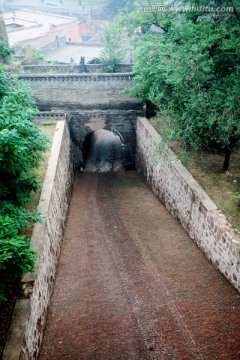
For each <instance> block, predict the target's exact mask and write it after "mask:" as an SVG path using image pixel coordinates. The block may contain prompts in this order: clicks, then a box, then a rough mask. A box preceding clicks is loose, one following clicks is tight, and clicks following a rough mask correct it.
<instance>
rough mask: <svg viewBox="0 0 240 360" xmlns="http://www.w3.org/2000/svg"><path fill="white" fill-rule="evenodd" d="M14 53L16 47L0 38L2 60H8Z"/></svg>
mask: <svg viewBox="0 0 240 360" xmlns="http://www.w3.org/2000/svg"><path fill="white" fill-rule="evenodd" d="M14 53H15V50H14V48H12V47H10V46H9V45H8V43H7V41H6V40H1V39H0V62H1V63H5V62H7V61H8V60H9V59H10V57H11V55H12V54H14Z"/></svg>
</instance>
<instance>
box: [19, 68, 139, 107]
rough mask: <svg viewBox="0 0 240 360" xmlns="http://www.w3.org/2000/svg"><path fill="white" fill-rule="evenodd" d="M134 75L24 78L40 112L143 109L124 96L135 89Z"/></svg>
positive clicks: (25, 76) (35, 76)
mask: <svg viewBox="0 0 240 360" xmlns="http://www.w3.org/2000/svg"><path fill="white" fill-rule="evenodd" d="M132 77H133V75H132V74H129V73H126V74H124V73H122V74H94V75H90V74H89V75H88V74H81V75H76V74H75V75H39V76H37V75H22V76H20V79H22V80H25V81H27V82H29V83H30V86H31V88H32V90H33V95H34V97H35V99H36V101H37V105H38V107H39V109H40V110H43V111H49V110H52V109H64V110H67V111H74V110H79V109H92V110H94V109H107V110H108V109H125V110H128V109H130V110H133V109H136V108H139V106H140V104H141V102H140V101H139V100H137V99H135V98H132V97H130V96H129V95H127V94H125V93H123V90H124V89H129V88H130V87H131V86H132Z"/></svg>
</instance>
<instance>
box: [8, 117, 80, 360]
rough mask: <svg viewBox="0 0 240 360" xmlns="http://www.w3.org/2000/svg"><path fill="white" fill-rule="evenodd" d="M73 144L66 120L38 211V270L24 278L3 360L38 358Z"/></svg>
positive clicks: (34, 243)
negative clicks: (39, 220) (41, 220)
mask: <svg viewBox="0 0 240 360" xmlns="http://www.w3.org/2000/svg"><path fill="white" fill-rule="evenodd" d="M73 176H74V174H73V166H72V154H71V142H70V136H69V132H68V127H67V124H66V121H65V120H64V121H62V120H61V121H58V123H57V125H56V131H55V134H54V138H53V143H52V148H51V153H50V157H49V161H48V168H47V171H46V175H45V180H44V183H43V187H42V193H41V197H40V201H39V207H38V209H39V210H40V211H41V212H42V214H43V215H44V216H45V219H44V221H43V223H42V224H35V226H34V230H33V235H32V239H31V240H32V241H31V242H32V247H33V248H34V249H36V250H37V251H38V259H37V264H36V271H35V272H34V273H29V274H26V275H25V276H23V278H22V287H23V296H24V297H25V298H24V299H20V300H18V301H17V303H16V307H15V314H16V315H15V317H14V318H13V322H12V326H11V330H10V334H9V339H8V342H7V344H6V347H5V351H4V357H3V359H4V360H19V359H25V360H28V359H29V360H30V359H36V358H37V355H38V352H39V348H40V345H41V341H42V336H43V330H44V326H45V322H46V316H47V310H48V306H49V303H50V297H51V293H52V289H53V284H54V278H55V273H56V268H57V263H58V258H59V255H60V248H61V240H62V237H63V231H64V227H65V222H66V218H67V213H68V206H69V201H70V196H71V190H72V185H73Z"/></svg>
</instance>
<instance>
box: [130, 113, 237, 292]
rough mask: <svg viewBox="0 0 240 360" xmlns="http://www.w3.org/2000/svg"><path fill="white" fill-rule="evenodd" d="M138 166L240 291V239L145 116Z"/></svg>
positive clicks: (139, 133)
mask: <svg viewBox="0 0 240 360" xmlns="http://www.w3.org/2000/svg"><path fill="white" fill-rule="evenodd" d="M136 166H137V168H138V170H139V172H141V173H142V174H143V176H144V178H145V179H146V181H147V183H148V185H149V187H150V188H151V189H152V190H153V192H154V193H155V194H156V196H157V197H158V198H159V199H160V200H161V201H162V202H163V203H164V204H165V206H166V208H167V209H168V210H169V211H170V212H171V213H172V215H173V216H174V217H175V218H177V219H179V221H180V222H181V224H182V226H183V227H184V229H185V230H186V232H187V233H188V234H189V236H190V237H191V238H192V239H193V240H194V241H195V242H196V243H197V245H198V246H199V247H200V248H201V250H202V251H203V252H204V253H205V255H206V256H207V258H208V259H209V260H211V261H212V263H213V264H214V265H215V266H216V267H217V268H218V270H220V272H221V273H222V274H223V275H224V276H225V277H226V278H227V279H228V280H229V281H230V282H231V283H232V285H233V286H234V287H235V288H236V289H237V290H238V291H240V239H239V238H238V237H237V236H236V235H235V234H234V232H233V231H232V229H231V225H230V224H229V223H228V222H227V220H226V218H225V216H224V215H223V214H222V213H221V211H220V210H219V209H218V208H217V206H216V205H215V204H214V203H213V202H212V200H211V199H210V198H209V197H208V195H207V194H206V193H205V192H204V191H203V189H202V188H201V187H200V185H199V184H198V183H197V182H196V181H195V180H194V178H193V177H192V175H191V174H190V173H189V172H188V171H187V170H186V169H185V168H184V166H183V165H182V163H181V162H180V161H179V160H178V159H177V157H176V156H175V154H174V153H173V152H172V151H171V150H170V149H169V148H168V147H167V146H166V145H164V143H163V141H162V139H161V137H160V136H159V135H158V133H157V132H156V131H155V130H154V128H153V127H152V126H151V125H150V123H149V122H148V121H147V120H146V119H144V118H141V119H138V123H137V163H136Z"/></svg>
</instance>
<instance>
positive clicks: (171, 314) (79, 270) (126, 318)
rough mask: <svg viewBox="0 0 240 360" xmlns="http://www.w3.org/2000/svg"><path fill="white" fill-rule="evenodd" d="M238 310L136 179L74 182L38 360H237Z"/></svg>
mask: <svg viewBox="0 0 240 360" xmlns="http://www.w3.org/2000/svg"><path fill="white" fill-rule="evenodd" d="M239 310H240V297H239V294H238V293H237V292H236V291H235V290H234V288H233V287H232V286H231V285H230V284H229V283H228V282H227V281H226V280H225V279H224V278H223V277H222V276H221V274H219V272H218V271H217V270H216V269H215V268H214V267H213V266H212V264H211V263H209V262H208V261H207V260H206V258H205V257H204V255H203V254H202V253H201V251H200V250H199V249H198V248H197V247H196V246H195V244H194V243H193V242H192V240H190V239H189V237H188V236H187V235H186V233H185V232H184V230H183V229H182V228H181V226H180V225H179V223H178V222H177V221H176V220H175V219H173V218H172V217H171V215H170V214H169V213H168V212H167V211H166V209H165V208H164V206H163V205H162V204H161V203H160V202H159V201H158V199H157V198H156V197H155V196H154V195H153V194H152V193H151V191H150V190H149V189H148V188H147V187H146V186H145V184H144V183H143V181H142V180H140V179H139V177H138V176H137V174H136V172H125V173H124V172H119V173H116V174H102V173H89V172H85V173H77V174H76V179H75V185H74V191H73V197H72V202H71V206H70V212H69V217H68V222H67V227H66V231H65V237H64V241H63V246H62V254H61V258H60V262H59V267H58V271H57V277H56V284H55V290H54V294H53V297H52V304H51V308H50V310H49V315H48V321H47V327H46V331H45V336H44V341H43V346H42V350H41V354H40V359H41V360H44V359H45V360H48V359H51V360H55V359H56V360H58V359H69V360H70V359H72V360H75V359H76V360H77V359H97V360H115V359H128V360H130V359H163V360H165V359H172V360H174V359H175V360H176V359H178V360H188V359H189V360H194V359H209V360H214V359H216V360H217V359H218V360H219V359H222V360H223V359H224V360H228V359H229V360H230V359H231V360H234V359H240V334H239V330H240V317H239Z"/></svg>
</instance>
